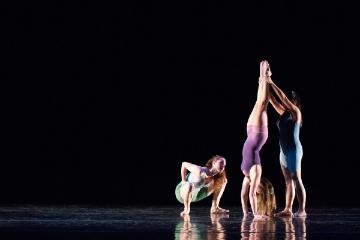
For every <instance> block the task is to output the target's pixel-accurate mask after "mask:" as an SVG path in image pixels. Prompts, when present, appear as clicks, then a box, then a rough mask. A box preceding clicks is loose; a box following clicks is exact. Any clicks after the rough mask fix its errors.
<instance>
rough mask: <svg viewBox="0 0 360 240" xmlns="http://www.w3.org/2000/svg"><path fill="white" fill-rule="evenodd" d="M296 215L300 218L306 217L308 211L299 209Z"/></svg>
mask: <svg viewBox="0 0 360 240" xmlns="http://www.w3.org/2000/svg"><path fill="white" fill-rule="evenodd" d="M294 217H298V218H303V217H306V212H305V210H303V211H300V210H299V211H297V212H296V213H295V214H294Z"/></svg>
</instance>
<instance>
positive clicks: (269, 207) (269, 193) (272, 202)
mask: <svg viewBox="0 0 360 240" xmlns="http://www.w3.org/2000/svg"><path fill="white" fill-rule="evenodd" d="M259 188H260V189H259V190H260V191H259V192H258V193H257V209H258V213H259V214H262V215H267V216H272V215H274V213H275V210H276V198H275V192H274V187H273V185H272V184H271V182H270V181H269V180H268V179H267V178H264V177H262V178H261V180H260V185H259Z"/></svg>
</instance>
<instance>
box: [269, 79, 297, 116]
mask: <svg viewBox="0 0 360 240" xmlns="http://www.w3.org/2000/svg"><path fill="white" fill-rule="evenodd" d="M268 82H269V84H270V86H271V88H272V90H273V91H274V93H275V94H276V95H277V96H278V98H279V99H280V101H281V104H282V105H283V107H284V108H285V109H286V110H293V111H297V107H296V106H295V105H294V104H293V103H292V102H291V101H290V100H289V99H288V98H287V96H286V94H285V93H284V92H283V91H282V90H281V89H280V88H279V87H278V86H276V84H275V83H274V82H273V81H272V79H271V78H269V79H268Z"/></svg>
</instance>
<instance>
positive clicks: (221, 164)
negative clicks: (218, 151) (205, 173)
mask: <svg viewBox="0 0 360 240" xmlns="http://www.w3.org/2000/svg"><path fill="white" fill-rule="evenodd" d="M205 166H206V167H208V168H209V169H215V170H217V171H218V172H219V173H221V172H223V171H224V170H225V166H226V160H225V158H224V157H222V156H219V155H215V156H213V157H211V158H210V159H209V160H208V161H207V163H206V164H205Z"/></svg>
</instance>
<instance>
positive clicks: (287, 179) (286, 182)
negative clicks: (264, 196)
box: [285, 178, 293, 186]
mask: <svg viewBox="0 0 360 240" xmlns="http://www.w3.org/2000/svg"><path fill="white" fill-rule="evenodd" d="M292 183H293V179H292V178H285V184H286V186H288V185H291V184H292Z"/></svg>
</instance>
